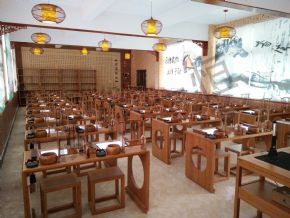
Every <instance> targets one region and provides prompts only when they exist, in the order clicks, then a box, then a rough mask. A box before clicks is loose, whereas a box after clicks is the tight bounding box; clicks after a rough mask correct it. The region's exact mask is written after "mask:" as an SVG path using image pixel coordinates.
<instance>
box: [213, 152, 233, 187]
mask: <svg viewBox="0 0 290 218" xmlns="http://www.w3.org/2000/svg"><path fill="white" fill-rule="evenodd" d="M221 158H223V159H224V172H219V171H218V164H219V163H218V161H219V159H221ZM215 173H216V174H218V175H220V176H222V177H224V178H219V179H218V181H222V180H225V179H228V178H229V176H230V153H229V152H224V151H222V150H220V149H216V151H215Z"/></svg>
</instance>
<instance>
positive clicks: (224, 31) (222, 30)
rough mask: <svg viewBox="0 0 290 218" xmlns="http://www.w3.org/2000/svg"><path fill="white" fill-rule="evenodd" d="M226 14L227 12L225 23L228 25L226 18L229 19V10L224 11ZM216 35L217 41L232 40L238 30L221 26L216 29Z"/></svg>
mask: <svg viewBox="0 0 290 218" xmlns="http://www.w3.org/2000/svg"><path fill="white" fill-rule="evenodd" d="M224 12H225V23H226V18H227V17H226V14H227V12H228V10H224ZM214 35H215V37H216V38H217V39H231V38H232V37H234V36H235V35H236V29H235V28H233V27H231V26H227V25H225V26H220V27H218V28H216V29H215V33H214Z"/></svg>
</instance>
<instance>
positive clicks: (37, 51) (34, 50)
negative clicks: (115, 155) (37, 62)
mask: <svg viewBox="0 0 290 218" xmlns="http://www.w3.org/2000/svg"><path fill="white" fill-rule="evenodd" d="M30 52H31V53H32V54H34V55H42V54H43V52H44V50H43V48H40V47H32V48H30Z"/></svg>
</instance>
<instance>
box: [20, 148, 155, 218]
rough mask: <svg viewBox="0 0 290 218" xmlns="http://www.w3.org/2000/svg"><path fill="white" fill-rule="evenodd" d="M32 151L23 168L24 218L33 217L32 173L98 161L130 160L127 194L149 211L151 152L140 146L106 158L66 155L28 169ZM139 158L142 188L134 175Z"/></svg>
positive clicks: (26, 155) (27, 152) (26, 154)
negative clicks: (27, 162) (31, 197)
mask: <svg viewBox="0 0 290 218" xmlns="http://www.w3.org/2000/svg"><path fill="white" fill-rule="evenodd" d="M30 156H31V154H30V151H25V152H24V158H23V166H22V190H23V203H24V215H25V216H24V217H25V218H28V217H31V208H30V196H29V186H28V183H27V181H28V179H29V175H30V174H32V173H38V172H42V171H45V170H53V169H58V168H64V167H71V166H77V165H80V164H86V163H94V162H97V161H110V160H116V159H118V158H128V175H127V187H126V191H127V193H128V194H129V195H130V196H131V197H132V199H133V200H134V201H135V202H136V204H137V205H138V206H139V207H140V209H141V210H142V211H143V212H145V213H146V212H147V211H148V210H149V176H150V152H149V151H146V150H142V149H141V148H140V146H132V147H126V148H125V152H124V153H120V154H118V155H107V156H105V157H92V158H87V157H86V155H85V154H73V155H65V156H62V157H61V158H59V162H58V163H56V164H51V165H39V166H38V167H35V168H27V167H26V166H25V162H26V161H27V160H28V159H29V158H30ZM134 156H139V158H140V159H141V162H142V166H143V172H144V183H143V185H142V186H141V188H138V187H137V186H136V184H135V180H134V175H133V166H132V165H133V163H132V160H133V157H134Z"/></svg>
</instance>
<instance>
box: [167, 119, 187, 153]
mask: <svg viewBox="0 0 290 218" xmlns="http://www.w3.org/2000/svg"><path fill="white" fill-rule="evenodd" d="M186 129H187V127H186V126H185V125H182V128H181V129H178V127H177V126H173V129H172V133H171V134H170V145H171V141H173V148H170V153H171V158H174V157H179V156H182V155H183V154H184V150H185V131H186ZM177 140H180V141H181V150H180V151H178V150H176V142H177ZM170 147H171V146H170Z"/></svg>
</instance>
